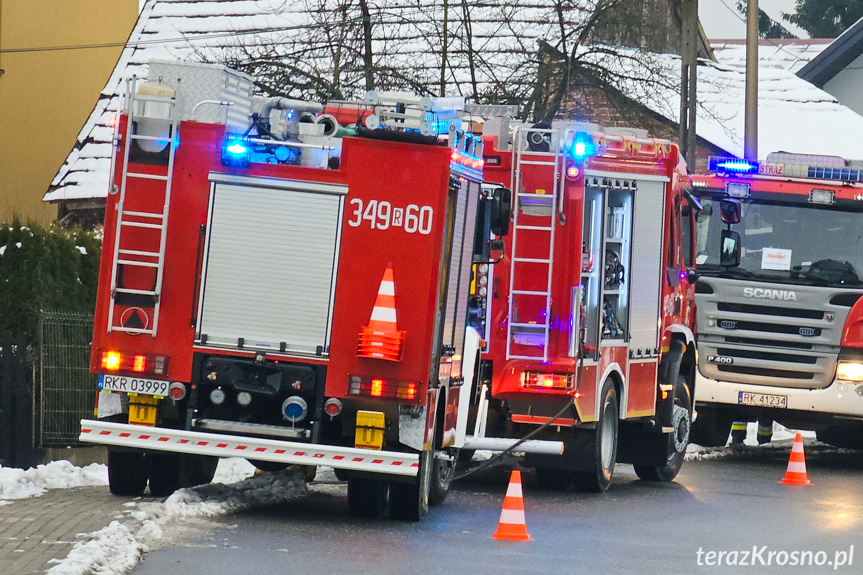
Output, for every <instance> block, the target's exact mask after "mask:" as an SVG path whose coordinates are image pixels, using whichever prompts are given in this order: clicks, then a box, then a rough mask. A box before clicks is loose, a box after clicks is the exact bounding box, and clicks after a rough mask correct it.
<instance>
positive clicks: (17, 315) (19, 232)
mask: <svg viewBox="0 0 863 575" xmlns="http://www.w3.org/2000/svg"><path fill="white" fill-rule="evenodd" d="M101 246H102V240H101V231H100V230H97V231H95V232H94V231H84V230H82V229H71V230H68V229H62V228H59V227H55V226H52V227H49V228H43V227H41V226H39V225H38V224H33V223H28V224H26V225H22V224H21V223H20V222H18V221H17V220H16V221H13V222H12V223H11V224H6V223H4V224H2V227H0V294H2V295H0V332H3V331H10V332H12V333H15V334H20V335H23V336H24V337H25V338H27V341H28V342H30V343H35V341H36V337H37V333H38V324H39V310H42V309H50V310H55V311H85V312H92V311H93V308H94V306H95V302H96V285H97V283H98V280H99V254H100V253H101Z"/></svg>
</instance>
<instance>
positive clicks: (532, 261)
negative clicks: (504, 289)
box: [506, 127, 563, 361]
mask: <svg viewBox="0 0 863 575" xmlns="http://www.w3.org/2000/svg"><path fill="white" fill-rule="evenodd" d="M559 132H560V131H559V130H557V129H555V128H533V127H531V128H517V129H516V131H515V134H514V137H513V154H514V155H515V161H514V162H513V165H512V170H513V174H512V181H513V182H514V189H513V192H514V193H515V200H516V202H515V209H514V214H513V226H512V260H511V261H512V267H511V273H510V276H509V314H508V322H507V340H506V357H507V359H538V360H542V361H548V342H549V332H550V330H551V280H552V271H553V268H554V232H555V227H556V223H557V211H558V207H559V206H558V198H559V196H560V195H561V175H562V169H561V162H562V158H563V152H562V150H561V145H560V133H559ZM543 139H545V140H546V141H547V142H548V145H549V151H547V152H544V151H533V150H531V149H530V148H529V146H528V142H529V141H534V142H536V141H540V140H543ZM523 166H549V167H552V168H553V174H554V176H553V180H552V182H551V184H552V185H551V193H550V194H549V193H546V194H537V193H529V192H527V191H526V190H524V185H523V181H524V174H523V170H522V167H523ZM524 206H533V207H539V208H547V210H544V211H547V212H548V215H547V216H546V215H545V213H543V214H542V215H529V216H528V215H526V214H525V215H522V216H519V214H520V213H521V212H522V209H523V207H524ZM525 217H530V218H533V220H534V222H533V223H532V224H529V225H528V224H524V223H521V222H520V221H519V220H520V219H521V220H522V221H524V218H525ZM537 219H539V220H540V222H542V220H545V221H544V222H542V223H539V224H538V225H537V222H536V220H537ZM525 231H531V235H534V236H536V235H537V233H539V234H542V235H544V236H545V237H546V238H547V240H546V241H547V243H546V241H543V242H542V243H541V244H539V247H542V246H546V245H547V246H548V256H547V257H541V258H535V257H533V258H530V257H522V256H520V255H519V249H518V246H519V236H520V235H522V236H523V235H524V234H523V233H522V234H519V232H525ZM525 241H526V238H524V237H522V243H524V242H525ZM534 246H537V244H534ZM537 265H540V266H543V267H544V269H545V276H546V277H545V279H546V281H545V289H544V290H524V289H516V278H518V277H522V276H523V275H524V274H530V273H531V270H534V272H535V270H536V268H537ZM539 298H542V299H544V303H545V305H544V310H545V311H544V313H543V316H542V318H534V319H533V320H532V321H531V320H530V319H528V318H525V317H524V313H522V314H521V317H518V316H519V313H518V309H519V305H520V304H522V302H524V304H526V305H524V304H523V305H524V307H532V308H536V307H540V308H541V307H542V301H540V302H536V300H537V299H539ZM531 304H533V305H531ZM524 307H522V309H524ZM518 335H522V336H526V337H528V338H529V339H532V340H533V341H532V342H531V343H529V344H520V343H516V345H519V346H520V347H524V346H525V345H528V346H531V347H539V345H537V344H536V343H535V342H536V341H537V336H540V335H541V338H542V340H541V346H542V353H540V354H535V355H531V354H526V353H523V352H522V353H519V354H513V353H512V349H511V348H512V345H513V338H514V337H515V336H518Z"/></svg>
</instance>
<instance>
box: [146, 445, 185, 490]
mask: <svg viewBox="0 0 863 575" xmlns="http://www.w3.org/2000/svg"><path fill="white" fill-rule="evenodd" d="M147 460H148V461H149V462H150V465H149V468H150V494H151V495H153V496H154V497H167V496H168V495H171V494H172V493H173V492H175V491H176V490H177V489H179V488H180V487H181V486H182V462H181V459H180V455H179V454H177V453H149V454H147Z"/></svg>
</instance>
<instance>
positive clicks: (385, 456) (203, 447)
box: [80, 419, 419, 477]
mask: <svg viewBox="0 0 863 575" xmlns="http://www.w3.org/2000/svg"><path fill="white" fill-rule="evenodd" d="M80 440H81V441H85V442H88V443H98V444H101V445H114V446H118V447H132V448H138V449H148V450H154V451H172V452H175V453H189V454H192V455H211V456H215V457H245V458H248V459H257V460H260V461H272V462H275V463H293V464H297V465H327V466H330V467H335V468H338V469H349V470H353V471H366V472H371V473H384V474H388V475H403V476H408V477H414V476H416V474H417V471H418V469H419V455H418V454H416V453H403V452H399V451H377V450H374V449H358V448H355V447H341V446H334V445H321V444H315V443H301V442H297V441H281V440H278V439H260V438H257V437H240V436H236V435H222V434H217V433H201V432H199V431H186V430H183V429H166V428H163V427H143V426H140V425H129V424H126V423H111V422H107V421H94V420H90V419H82V420H81V435H80Z"/></svg>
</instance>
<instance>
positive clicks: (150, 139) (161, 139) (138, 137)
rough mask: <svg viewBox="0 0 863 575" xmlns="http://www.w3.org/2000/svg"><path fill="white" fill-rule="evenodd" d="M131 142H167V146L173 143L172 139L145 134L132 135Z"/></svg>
mask: <svg viewBox="0 0 863 575" xmlns="http://www.w3.org/2000/svg"><path fill="white" fill-rule="evenodd" d="M129 139H130V140H147V141H148V142H165V143H166V144H170V143H171V138H166V137H164V136H145V135H143V134H132V135H131V136H129Z"/></svg>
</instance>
